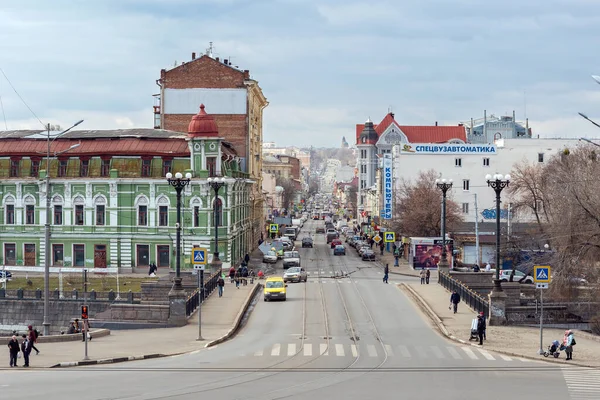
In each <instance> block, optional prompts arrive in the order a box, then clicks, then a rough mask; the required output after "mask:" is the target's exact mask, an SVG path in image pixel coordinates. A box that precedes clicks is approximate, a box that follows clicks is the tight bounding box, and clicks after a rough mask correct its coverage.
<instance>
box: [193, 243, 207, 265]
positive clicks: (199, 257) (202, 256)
mask: <svg viewBox="0 0 600 400" xmlns="http://www.w3.org/2000/svg"><path fill="white" fill-rule="evenodd" d="M206 258H207V257H206V249H203V248H201V247H194V248H193V249H192V264H194V266H196V265H206Z"/></svg>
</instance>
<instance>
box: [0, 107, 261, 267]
mask: <svg viewBox="0 0 600 400" xmlns="http://www.w3.org/2000/svg"><path fill="white" fill-rule="evenodd" d="M48 142H50V152H51V153H50V154H51V156H50V158H49V173H50V188H49V189H48V188H47V187H46V180H45V177H46V173H47V172H46V163H47V160H48V159H47V158H46V155H47V146H48ZM240 170H241V168H240V158H239V157H238V156H237V154H236V153H235V151H234V150H233V148H232V146H231V145H229V144H228V143H227V142H225V141H224V140H223V139H222V138H220V137H219V136H218V130H217V126H216V124H215V121H214V119H213V118H212V117H211V116H210V115H207V114H206V112H205V111H204V106H203V105H202V106H201V109H200V112H199V113H198V114H197V115H195V116H194V117H193V118H192V121H191V122H190V124H189V129H188V133H187V134H185V133H180V132H173V131H167V130H159V129H126V130H103V131H91V130H90V131H71V132H67V133H64V134H63V135H60V137H57V136H55V135H53V134H52V133H50V140H48V133H47V132H45V131H41V132H40V131H5V132H0V199H1V212H0V265H7V266H9V265H24V266H43V265H44V260H45V252H46V251H49V252H50V260H51V265H52V266H65V267H68V266H74V267H88V268H93V267H95V268H102V267H113V268H114V267H118V268H120V270H121V271H122V272H127V271H129V270H131V269H132V268H133V267H146V266H148V265H149V264H150V263H156V265H157V266H158V267H171V268H174V267H175V263H176V258H175V247H176V246H175V243H176V242H175V237H176V216H177V212H176V211H177V209H176V192H175V189H174V188H173V187H171V185H169V183H168V182H167V180H166V178H165V175H166V174H167V173H169V172H171V173H173V174H175V173H177V172H181V173H182V174H183V175H184V176H185V174H186V173H187V172H190V173H191V174H192V179H191V182H190V184H189V185H188V186H186V187H185V189H184V190H183V192H182V207H181V226H182V248H181V251H182V267H183V268H186V267H191V264H190V253H191V248H192V247H194V246H200V247H205V248H207V249H209V253H210V254H211V256H210V257H209V262H210V261H211V257H212V253H213V252H214V251H215V229H218V238H219V253H220V259H221V261H222V262H223V267H224V268H228V267H229V266H230V265H231V264H232V263H234V264H236V263H238V262H239V261H240V260H241V259H242V258H243V257H244V255H245V254H246V253H247V252H248V251H249V250H250V249H251V248H252V246H253V243H252V239H251V226H250V225H251V224H250V221H249V213H250V198H249V193H250V191H251V188H252V185H254V184H255V183H254V182H253V181H252V180H250V179H248V176H247V174H245V173H243V172H240ZM212 176H222V177H225V178H226V179H225V180H226V184H225V185H224V186H223V187H222V188H221V189H220V191H219V196H218V198H215V193H214V191H213V190H212V189H211V188H210V186H209V185H208V183H207V178H209V177H212ZM48 193H49V197H50V220H51V222H50V229H51V239H50V248H49V249H46V248H45V246H44V244H45V240H44V227H45V223H46V199H47V197H46V196H48ZM215 210H216V217H215ZM215 223H216V226H215Z"/></svg>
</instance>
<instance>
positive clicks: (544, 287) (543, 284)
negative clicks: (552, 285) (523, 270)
mask: <svg viewBox="0 0 600 400" xmlns="http://www.w3.org/2000/svg"><path fill="white" fill-rule="evenodd" d="M535 288H536V289H548V284H547V283H536V284H535Z"/></svg>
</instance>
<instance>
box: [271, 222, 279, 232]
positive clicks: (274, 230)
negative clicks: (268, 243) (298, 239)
mask: <svg viewBox="0 0 600 400" xmlns="http://www.w3.org/2000/svg"><path fill="white" fill-rule="evenodd" d="M269 232H271V233H277V232H279V225H277V224H271V225H269Z"/></svg>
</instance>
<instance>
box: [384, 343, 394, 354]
mask: <svg viewBox="0 0 600 400" xmlns="http://www.w3.org/2000/svg"><path fill="white" fill-rule="evenodd" d="M385 351H387V353H388V355H389V356H390V357H393V356H394V348H393V347H392V346H390V345H389V344H386V345H385Z"/></svg>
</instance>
